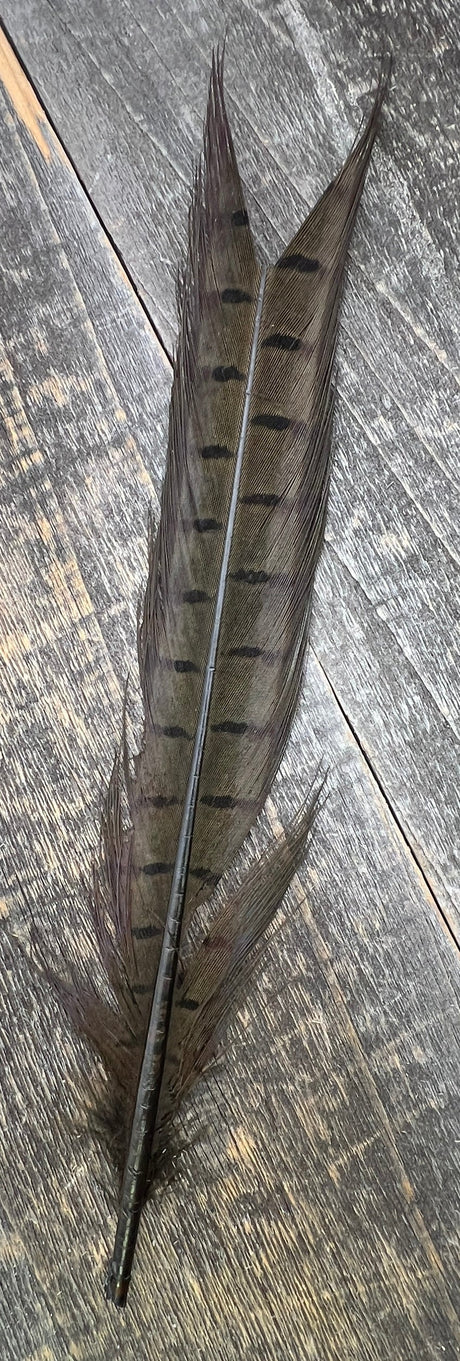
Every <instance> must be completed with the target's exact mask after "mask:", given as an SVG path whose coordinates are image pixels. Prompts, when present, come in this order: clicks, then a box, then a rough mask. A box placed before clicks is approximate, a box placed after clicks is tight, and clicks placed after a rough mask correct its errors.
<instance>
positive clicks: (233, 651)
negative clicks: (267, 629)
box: [228, 647, 263, 657]
mask: <svg viewBox="0 0 460 1361" xmlns="http://www.w3.org/2000/svg"><path fill="white" fill-rule="evenodd" d="M228 655H229V657H262V656H263V648H262V647H232V648H230V651H229V654H228Z"/></svg>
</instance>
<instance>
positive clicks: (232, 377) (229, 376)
mask: <svg viewBox="0 0 460 1361" xmlns="http://www.w3.org/2000/svg"><path fill="white" fill-rule="evenodd" d="M211 377H212V378H214V382H215V383H231V382H232V381H235V382H237V383H244V380H245V377H246V374H244V373H240V370H239V369H237V368H236V366H235V364H228V365H227V367H225V365H224V364H218V365H217V368H216V369H213V371H212V374H211Z"/></svg>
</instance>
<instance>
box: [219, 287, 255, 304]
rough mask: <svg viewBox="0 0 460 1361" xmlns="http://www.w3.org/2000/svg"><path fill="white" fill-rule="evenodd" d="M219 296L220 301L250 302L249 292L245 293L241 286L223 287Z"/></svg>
mask: <svg viewBox="0 0 460 1361" xmlns="http://www.w3.org/2000/svg"><path fill="white" fill-rule="evenodd" d="M220 296H221V299H222V302H235V303H240V302H252V298H251V294H250V293H245V291H244V289H243V288H224V290H223V293H221V295H220Z"/></svg>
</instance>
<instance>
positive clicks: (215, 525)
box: [193, 520, 222, 534]
mask: <svg viewBox="0 0 460 1361" xmlns="http://www.w3.org/2000/svg"><path fill="white" fill-rule="evenodd" d="M193 528H194V529H196V530H197V531H198V534H211V533H212V532H213V531H216V530H217V529H222V521H221V520H194V521H193Z"/></svg>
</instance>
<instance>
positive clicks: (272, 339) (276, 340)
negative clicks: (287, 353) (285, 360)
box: [260, 331, 302, 350]
mask: <svg viewBox="0 0 460 1361" xmlns="http://www.w3.org/2000/svg"><path fill="white" fill-rule="evenodd" d="M301 346H302V341H301V340H299V339H298V336H288V335H285V334H284V332H283V331H274V332H273V335H271V336H266V337H265V340H263V341H262V343H261V347H260V348H261V349H264V348H268V347H271V348H273V349H274V350H300V349H301Z"/></svg>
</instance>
